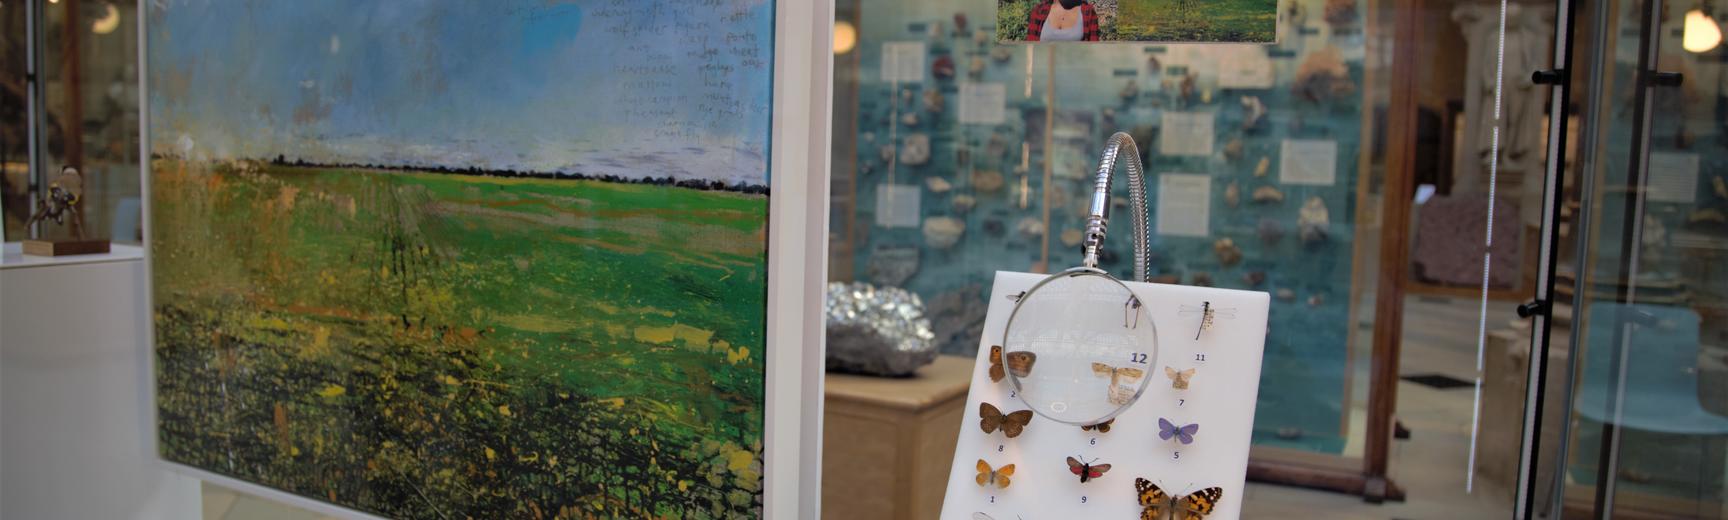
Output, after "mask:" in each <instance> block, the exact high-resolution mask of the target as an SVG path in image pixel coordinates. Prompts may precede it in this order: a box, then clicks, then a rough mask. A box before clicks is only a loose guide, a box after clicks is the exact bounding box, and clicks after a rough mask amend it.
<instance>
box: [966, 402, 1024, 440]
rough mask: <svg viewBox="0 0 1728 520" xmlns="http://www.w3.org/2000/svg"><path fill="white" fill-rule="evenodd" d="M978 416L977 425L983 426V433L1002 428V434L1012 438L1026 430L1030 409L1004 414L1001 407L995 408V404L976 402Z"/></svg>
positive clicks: (993, 431) (994, 431)
mask: <svg viewBox="0 0 1728 520" xmlns="http://www.w3.org/2000/svg"><path fill="white" fill-rule="evenodd" d="M978 417H979V421H978V427H979V428H983V429H984V433H996V430H1002V434H1003V435H1007V436H1008V438H1010V439H1012V438H1015V437H1019V436H1020V432H1023V431H1026V425H1027V424H1029V423H1031V422H1032V411H1031V410H1021V411H1018V412H1014V413H1011V414H1006V415H1004V414H1003V413H1002V410H1001V409H999V408H996V405H993V404H990V403H978Z"/></svg>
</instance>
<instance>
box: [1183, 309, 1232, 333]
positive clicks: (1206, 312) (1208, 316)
mask: <svg viewBox="0 0 1728 520" xmlns="http://www.w3.org/2000/svg"><path fill="white" fill-rule="evenodd" d="M1177 314H1180V315H1183V316H1189V315H1199V316H1200V330H1196V331H1194V339H1195V340H1199V339H1200V333H1202V332H1206V331H1207V330H1208V329H1211V328H1212V324H1213V322H1215V321H1217V320H1218V319H1220V318H1222V319H1226V320H1233V319H1236V308H1235V307H1228V308H1220V307H1213V306H1212V302H1200V306H1199V307H1195V306H1193V305H1183V306H1182V308H1181V310H1180V311H1179V312H1177Z"/></svg>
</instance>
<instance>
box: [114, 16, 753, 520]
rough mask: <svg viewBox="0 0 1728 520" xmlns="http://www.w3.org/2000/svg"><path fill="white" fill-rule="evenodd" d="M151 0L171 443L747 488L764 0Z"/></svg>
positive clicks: (713, 492) (299, 467)
mask: <svg viewBox="0 0 1728 520" xmlns="http://www.w3.org/2000/svg"><path fill="white" fill-rule="evenodd" d="M144 5H145V6H147V7H146V9H147V16H148V18H147V20H146V24H147V26H146V27H147V29H146V33H147V39H148V40H147V44H148V48H147V58H148V61H147V69H146V74H147V81H148V88H149V91H148V117H149V119H148V134H147V139H148V145H149V149H150V160H149V190H150V194H149V197H150V206H149V214H148V217H149V223H150V237H149V238H150V266H151V272H152V274H151V282H152V298H153V300H152V303H153V312H154V339H155V344H154V363H155V364H154V376H155V378H154V379H155V400H156V407H157V413H156V417H157V444H158V449H159V451H160V456H161V457H162V458H163V459H165V460H167V461H170V462H174V463H178V464H182V465H185V466H190V467H193V468H197V469H200V470H204V471H207V472H210V473H214V474H218V475H222V476H226V477H230V478H233V479H238V480H241V481H246V482H250V483H255V484H258V485H260V486H266V487H269V488H274V489H277V490H281V491H284V492H287V493H292V494H295V495H299V496H302V497H306V498H309V499H312V500H318V501H323V502H327V503H330V504H334V505H337V506H340V507H344V508H349V509H352V510H356V511H361V512H365V513H369V514H373V515H379V516H385V517H391V518H428V519H461V518H524V519H557V518H612V517H630V518H738V517H744V516H754V515H757V514H759V512H760V508H761V505H762V489H763V488H762V485H763V482H762V478H763V475H762V471H763V469H762V468H763V461H762V458H763V455H762V453H763V445H762V442H763V421H764V385H765V377H766V372H765V370H764V368H765V359H766V357H765V355H764V354H765V353H764V352H763V350H764V345H765V338H764V336H765V329H766V304H767V301H766V300H767V296H766V294H767V279H766V277H767V270H766V267H767V255H766V250H767V224H766V222H767V221H766V218H767V211H768V196H769V195H768V190H767V186H768V162H767V157H768V143H769V120H770V119H769V117H770V115H769V108H770V99H771V93H770V86H771V78H772V70H773V67H772V63H773V58H772V52H773V46H772V42H773V13H774V5H773V3H772V1H771V0H705V1H700V2H691V1H685V0H641V1H635V2H611V1H574V2H560V1H551V0H519V1H518V0H510V1H495V2H450V1H436V0H392V1H389V2H351V1H347V0H303V1H297V2H210V1H207V0H152V1H150V2H145V4H144Z"/></svg>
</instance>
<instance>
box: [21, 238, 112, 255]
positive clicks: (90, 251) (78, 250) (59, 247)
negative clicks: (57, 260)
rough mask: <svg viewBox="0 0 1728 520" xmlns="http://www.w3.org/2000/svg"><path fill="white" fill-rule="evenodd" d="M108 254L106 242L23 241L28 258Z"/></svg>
mask: <svg viewBox="0 0 1728 520" xmlns="http://www.w3.org/2000/svg"><path fill="white" fill-rule="evenodd" d="M107 252H108V241H107V240H25V241H24V254H26V255H30V256H71V255H97V254H102V253H107Z"/></svg>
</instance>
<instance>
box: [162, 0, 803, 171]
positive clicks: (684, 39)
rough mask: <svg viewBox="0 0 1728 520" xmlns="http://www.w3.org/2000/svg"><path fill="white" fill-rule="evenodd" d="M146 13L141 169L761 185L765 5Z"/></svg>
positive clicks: (316, 5) (339, 1) (189, 3)
mask: <svg viewBox="0 0 1728 520" xmlns="http://www.w3.org/2000/svg"><path fill="white" fill-rule="evenodd" d="M147 5H148V6H149V16H150V18H149V20H148V21H147V23H149V26H148V28H147V32H148V35H149V42H148V45H149V47H148V59H149V60H150V68H151V70H152V73H153V75H152V77H151V78H150V99H149V103H150V117H151V125H150V126H151V135H150V139H151V141H152V150H153V153H157V154H166V155H175V156H184V157H188V158H195V159H236V158H240V159H244V158H253V159H259V158H274V157H276V156H277V155H285V156H287V157H289V158H290V159H306V160H308V161H314V162H341V163H365V164H391V165H411V166H447V167H459V168H466V167H471V166H473V167H480V168H486V169H517V170H531V171H538V172H561V173H582V174H589V175H605V174H612V175H619V176H624V177H645V176H652V177H665V176H672V177H676V178H679V179H706V180H720V181H725V182H729V183H748V184H766V182H767V148H768V133H769V126H768V125H769V114H768V112H769V107H770V87H771V83H772V82H771V78H772V69H773V67H772V63H773V59H772V50H773V5H772V3H771V2H769V1H767V0H629V1H589V0H582V1H571V2H564V1H552V0H496V1H493V0H486V1H482V0H471V1H447V0H443V1H441V0H388V1H353V0H295V1H288V2H283V1H264V0H150V1H149V2H148V3H147ZM170 12H171V13H172V16H166V14H168V13H170Z"/></svg>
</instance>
